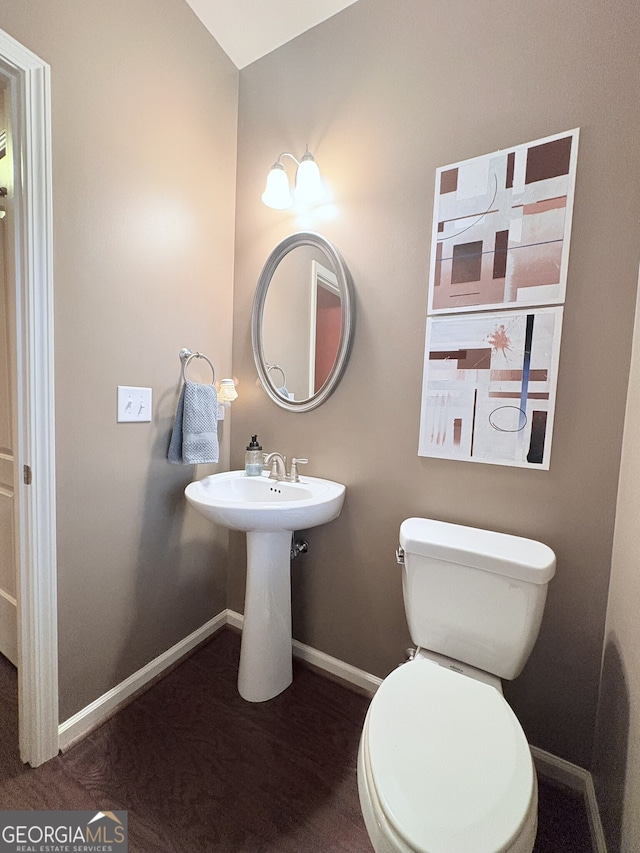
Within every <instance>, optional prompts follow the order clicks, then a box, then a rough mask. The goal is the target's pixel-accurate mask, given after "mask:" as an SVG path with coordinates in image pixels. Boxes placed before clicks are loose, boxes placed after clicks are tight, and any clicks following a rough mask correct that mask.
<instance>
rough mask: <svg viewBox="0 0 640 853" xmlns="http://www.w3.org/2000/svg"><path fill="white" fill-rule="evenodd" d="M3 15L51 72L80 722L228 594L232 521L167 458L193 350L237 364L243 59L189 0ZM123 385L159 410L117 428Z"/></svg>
mask: <svg viewBox="0 0 640 853" xmlns="http://www.w3.org/2000/svg"><path fill="white" fill-rule="evenodd" d="M0 27H2V28H3V29H4V30H5V31H6V32H8V33H9V34H10V35H12V36H13V37H14V38H16V39H17V40H18V41H19V42H21V43H22V44H23V45H25V46H26V47H28V48H29V49H30V50H32V51H34V52H35V53H36V54H38V55H39V56H40V57H41V58H42V59H43V60H45V61H46V62H48V63H50V65H51V68H52V112H53V116H52V121H53V206H54V229H55V233H54V252H55V259H54V263H55V267H54V276H55V339H56V431H57V452H56V464H57V477H58V480H57V482H58V495H57V498H58V506H57V512H58V529H57V534H58V572H59V636H60V719H61V720H64V719H66V718H68V717H69V716H70V715H71V714H73V713H75V712H76V711H78V710H79V709H81V708H83V707H84V706H86V705H87V704H89V702H91V701H92V700H94V699H96V698H97V697H98V696H100V695H101V694H102V693H104V692H105V691H106V690H108V689H110V688H111V687H113V686H115V685H116V684H118V683H119V682H121V681H122V680H123V679H124V678H126V677H127V676H128V675H130V674H131V673H132V672H134V671H135V670H137V669H139V668H140V667H141V666H143V665H144V664H145V663H147V662H148V661H149V660H151V659H152V658H154V657H155V656H156V655H158V654H160V653H161V652H163V651H165V649H167V648H168V647H170V646H172V645H173V644H174V643H176V642H178V641H179V640H181V639H182V638H183V637H185V636H186V635H188V634H189V633H191V632H192V631H194V630H195V629H196V628H198V627H199V626H200V625H202V624H203V623H204V622H206V621H207V620H208V619H210V618H211V617H212V616H214V615H215V614H216V613H218V612H219V611H220V610H222V609H223V608H224V606H225V578H226V571H227V536H226V533H225V532H224V531H220V530H216V529H215V528H214V527H213V525H210V524H208V523H207V522H206V521H205V520H204V519H201V518H199V517H198V516H197V515H196V514H195V513H194V512H192V511H190V510H186V508H185V502H184V498H183V494H182V492H183V488H184V486H185V484H186V483H187V482H189V481H190V480H191V479H192V477H193V476H194V474H196V473H197V472H196V471H195V470H194V468H193V467H186V468H184V469H183V468H181V467H177V466H173V465H169V464H168V463H167V461H166V458H165V457H166V449H167V446H168V440H169V432H170V428H171V425H172V421H173V415H174V412H175V404H176V400H177V394H178V391H179V382H180V362H179V359H178V352H179V350H180V349H181V348H182V347H184V346H188V347H190V348H191V349H193V350H204V351H205V352H206V353H207V354H208V355H209V356H210V357H211V358H212V359H213V361H214V363H215V364H216V366H217V368H218V369H219V371H220V373H219V375H221V376H225V375H228V374H229V373H230V372H231V326H232V320H231V314H232V293H233V280H232V279H233V228H234V222H233V210H234V195H235V159H236V128H237V98H238V72H237V69H236V68H235V67H234V66H233V65H232V63H231V62H230V60H229V59H228V58H227V57H226V55H225V54H224V53H223V52H222V50H221V49H220V48H219V47H218V45H217V44H216V43H215V42H214V41H213V39H212V38H211V37H210V36H209V34H208V33H207V32H206V31H205V29H204V28H203V27H202V25H201V24H200V22H199V21H198V20H197V18H196V17H195V15H194V14H193V13H192V11H191V9H190V8H189V7H188V6H187V4H186V3H184V2H182V0H110V2H109V3H104V2H102V0H82V2H78V0H56V1H55V2H50V0H30V2H29V3H24V2H22V0H2V2H0ZM196 375H197V374H196V373H195V372H194V374H193V376H194V377H196ZM119 384H120V385H143V386H151V387H152V389H153V399H154V412H155V417H154V421H153V423H152V424H116V422H115V412H116V386H117V385H119ZM229 433H230V430H229V424H228V422H227V423H225V424H224V427H223V430H222V433H221V436H222V450H221V461H220V468H226V467H227V466H228V459H229ZM205 470H215V468H212V469H205ZM202 473H204V470H203V471H202ZM36 476H37V474H36Z"/></svg>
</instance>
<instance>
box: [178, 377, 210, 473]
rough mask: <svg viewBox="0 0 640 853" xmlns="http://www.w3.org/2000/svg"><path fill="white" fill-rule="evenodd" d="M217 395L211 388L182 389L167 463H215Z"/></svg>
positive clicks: (191, 385)
mask: <svg viewBox="0 0 640 853" xmlns="http://www.w3.org/2000/svg"><path fill="white" fill-rule="evenodd" d="M218 452H219V451H218V394H217V392H216V388H215V385H200V384H199V383H197V382H189V380H187V381H186V382H185V383H184V385H183V386H182V391H181V392H180V399H179V400H178V408H177V410H176V419H175V422H174V424H173V432H172V433H171V442H170V444H169V452H168V453H167V459H168V460H169V462H173V463H174V464H176V465H200V464H204V463H206V462H217V461H218Z"/></svg>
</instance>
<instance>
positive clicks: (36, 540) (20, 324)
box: [0, 30, 59, 767]
mask: <svg viewBox="0 0 640 853" xmlns="http://www.w3.org/2000/svg"><path fill="white" fill-rule="evenodd" d="M0 74H2V76H3V77H4V78H5V79H6V80H7V81H8V82H9V85H10V89H11V110H12V134H13V150H14V155H15V156H14V164H15V166H14V170H15V193H14V205H15V217H14V224H15V238H14V245H13V246H7V249H8V250H9V251H11V250H12V249H13V250H14V252H15V287H16V318H15V319H16V344H17V345H16V377H17V382H16V386H17V387H16V393H15V394H14V399H15V400H16V403H17V406H16V416H17V417H16V419H15V420H17V433H16V457H15V458H16V471H17V472H19V474H20V476H19V477H16V479H17V481H18V482H17V493H16V498H17V504H16V509H17V517H18V525H17V528H18V529H17V537H16V562H17V571H18V585H17V592H18V594H17V599H18V696H19V699H18V702H19V719H20V757H21V758H22V760H23V761H25V762H28V763H29V764H31V765H32V766H34V767H37V766H38V765H39V764H42V763H43V762H45V761H47V760H48V759H50V758H53V756H54V755H57V753H58V718H59V712H58V617H57V590H56V514H55V510H56V495H55V422H54V415H55V398H54V347H53V208H52V192H51V79H50V69H49V66H48V65H47V63H46V62H43V61H42V60H41V59H39V57H37V56H36V55H35V54H33V53H31V51H30V50H28V49H27V48H25V47H23V46H22V45H21V44H19V42H17V41H15V39H13V38H12V37H11V36H9V35H8V34H7V33H5V32H3V31H2V30H0ZM24 466H28V467H29V469H30V470H31V472H32V479H31V484H30V485H26V484H25V478H23V476H22V472H23V471H24V470H25V467H24Z"/></svg>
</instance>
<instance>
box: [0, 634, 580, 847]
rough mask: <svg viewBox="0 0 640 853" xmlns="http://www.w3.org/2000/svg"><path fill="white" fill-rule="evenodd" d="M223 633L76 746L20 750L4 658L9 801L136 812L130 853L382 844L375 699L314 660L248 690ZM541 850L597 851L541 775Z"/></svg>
mask: <svg viewBox="0 0 640 853" xmlns="http://www.w3.org/2000/svg"><path fill="white" fill-rule="evenodd" d="M239 647H240V643H239V637H238V636H237V635H236V634H234V633H233V632H232V631H229V630H224V631H222V632H221V633H219V634H218V635H216V636H215V637H214V638H213V639H212V640H211V641H210V642H209V643H207V644H206V645H205V646H203V647H202V648H200V649H199V650H198V651H197V652H196V653H195V654H194V655H193V656H192V657H190V658H189V659H188V660H186V661H185V662H184V663H183V664H181V665H180V666H179V667H177V668H176V669H175V670H174V671H173V672H171V673H170V674H169V675H168V676H167V677H166V678H164V679H163V680H162V681H161V682H159V683H158V684H156V685H155V686H154V687H153V688H152V689H151V690H149V691H147V692H146V693H145V694H144V695H143V696H141V697H140V698H138V699H137V700H136V701H135V702H133V703H132V704H130V705H129V706H128V707H127V708H125V709H124V710H123V711H121V712H120V713H119V714H117V715H116V716H115V717H113V718H112V719H111V720H109V721H108V722H107V723H105V724H104V725H103V726H102V727H101V728H100V729H98V730H97V731H95V732H94V733H93V734H92V735H90V736H89V737H87V738H86V739H85V740H83V741H82V742H81V743H79V744H78V745H77V746H75V747H74V748H73V749H71V750H70V751H69V752H68V753H66V754H65V755H60V756H58V757H57V758H55V759H53V760H52V761H50V762H48V763H47V764H45V765H43V766H42V767H39V768H37V769H35V770H34V769H31V768H28V767H25V766H24V765H22V764H21V763H20V760H19V757H18V751H17V745H16V744H17V713H16V703H17V699H16V679H15V670H13V668H12V667H11V665H10V664H8V662H7V661H5V659H4V658H2V656H0V808H1V809H27V810H30V809H96V810H97V809H100V810H103V811H104V810H109V809H112V810H115V809H125V810H127V811H128V813H129V850H130V851H131V853H156V851H157V853H170V852H171V853H173V851H175V853H341V851H344V853H371V851H372V848H371V845H370V843H369V840H368V838H367V834H366V831H365V828H364V824H363V822H362V817H361V815H360V807H359V803H358V793H357V784H356V771H355V768H356V755H357V749H358V740H359V737H360V731H361V727H362V722H363V720H364V716H365V713H366V710H367V704H368V700H367V699H366V698H364V697H362V696H360V695H358V694H356V693H354V692H352V691H351V690H348V689H346V688H344V687H342V686H341V685H338V684H335V683H334V682H332V681H330V680H328V679H327V678H324V677H323V676H321V675H319V674H317V673H315V672H313V671H311V670H310V669H308V668H306V667H304V666H297V667H296V669H295V680H294V683H293V685H292V686H291V687H290V688H289V689H288V690H286V691H285V692H284V693H283V694H281V695H280V696H278V697H276V698H275V699H272V700H271V701H270V702H266V703H261V704H251V703H248V702H244V701H243V700H242V699H241V698H240V696H239V695H238V693H237V691H236V684H235V681H236V672H237V664H238V656H239ZM535 851H536V853H591V846H590V844H589V840H588V829H587V823H586V814H585V811H584V806H583V803H582V800H581V798H580V797H575V796H573V795H571V794H568V793H567V792H565V791H563V790H559V789H556V788H554V787H552V786H549V785H546V784H541V785H540V817H539V832H538V840H537V843H536V848H535Z"/></svg>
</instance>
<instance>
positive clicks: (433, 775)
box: [358, 655, 538, 853]
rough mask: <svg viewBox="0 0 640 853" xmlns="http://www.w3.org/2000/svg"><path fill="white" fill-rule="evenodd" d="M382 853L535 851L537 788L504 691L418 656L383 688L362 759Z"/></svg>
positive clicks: (364, 799) (374, 837) (363, 798)
mask: <svg viewBox="0 0 640 853" xmlns="http://www.w3.org/2000/svg"><path fill="white" fill-rule="evenodd" d="M358 788H359V794H360V804H361V808H362V813H363V816H364V819H365V824H366V827H367V831H368V833H369V836H370V838H371V841H372V843H373V846H374V849H375V850H376V853H531V851H532V850H533V846H534V843H535V837H536V828H537V803H538V797H537V782H536V776H535V770H534V767H533V761H532V758H531V753H530V751H529V746H528V744H527V740H526V738H525V736H524V732H523V731H522V728H521V727H520V724H519V723H518V720H517V718H516V716H515V714H514V713H513V711H512V710H511V708H510V707H509V705H508V704H507V702H506V700H505V699H504V697H503V696H502V693H501V692H500V690H499V689H496V687H494V686H492V685H491V684H488V683H485V682H482V681H477V680H475V679H474V678H472V677H470V676H468V675H463V674H460V673H458V672H454V671H453V670H451V669H449V668H448V666H447V664H445V665H444V666H441V665H439V664H438V663H436V662H435V661H434V660H431V659H429V658H425V657H422V656H420V655H418V656H416V657H415V658H414V660H412V661H410V662H408V663H406V664H403V665H402V666H401V667H399V668H398V669H396V670H394V672H393V673H391V675H390V676H388V677H387V678H386V679H385V680H384V681H383V683H382V685H381V686H380V688H379V690H378V692H377V693H376V696H375V697H374V699H373V701H372V703H371V706H370V707H369V711H368V713H367V717H366V720H365V724H364V728H363V731H362V736H361V739H360V748H359V752H358Z"/></svg>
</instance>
